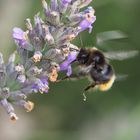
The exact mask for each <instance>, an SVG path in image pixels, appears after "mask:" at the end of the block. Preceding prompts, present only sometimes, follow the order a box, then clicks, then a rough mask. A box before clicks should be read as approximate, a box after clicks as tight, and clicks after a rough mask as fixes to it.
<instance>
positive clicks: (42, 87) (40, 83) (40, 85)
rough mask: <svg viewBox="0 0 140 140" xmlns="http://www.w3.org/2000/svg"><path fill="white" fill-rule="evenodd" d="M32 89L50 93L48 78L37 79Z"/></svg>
mask: <svg viewBox="0 0 140 140" xmlns="http://www.w3.org/2000/svg"><path fill="white" fill-rule="evenodd" d="M32 89H33V91H34V92H40V93H42V94H43V93H48V90H49V86H48V80H47V78H42V79H37V80H36V82H35V83H34V84H33V86H32Z"/></svg>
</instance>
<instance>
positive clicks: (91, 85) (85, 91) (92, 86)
mask: <svg viewBox="0 0 140 140" xmlns="http://www.w3.org/2000/svg"><path fill="white" fill-rule="evenodd" d="M95 86H96V83H92V84H90V85H89V86H87V87H86V88H85V89H84V92H83V96H84V99H83V100H84V101H86V99H87V96H86V94H87V91H88V90H89V89H91V88H94V87H95Z"/></svg>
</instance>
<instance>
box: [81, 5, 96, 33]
mask: <svg viewBox="0 0 140 140" xmlns="http://www.w3.org/2000/svg"><path fill="white" fill-rule="evenodd" d="M94 13H95V11H94V9H93V8H92V7H88V8H87V9H86V10H85V11H84V13H83V17H84V19H83V20H82V21H81V22H80V24H79V27H80V28H81V30H80V32H81V31H84V30H86V29H87V28H88V29H89V33H91V32H92V24H93V23H94V22H95V20H96V16H95V15H94Z"/></svg>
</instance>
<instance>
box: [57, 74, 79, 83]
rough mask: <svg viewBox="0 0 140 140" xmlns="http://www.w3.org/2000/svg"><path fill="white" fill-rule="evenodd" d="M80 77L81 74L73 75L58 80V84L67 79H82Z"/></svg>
mask: <svg viewBox="0 0 140 140" xmlns="http://www.w3.org/2000/svg"><path fill="white" fill-rule="evenodd" d="M80 77H81V76H80V75H79V74H71V75H70V76H65V77H63V78H61V79H59V80H57V82H61V81H64V80H67V79H69V80H71V79H80Z"/></svg>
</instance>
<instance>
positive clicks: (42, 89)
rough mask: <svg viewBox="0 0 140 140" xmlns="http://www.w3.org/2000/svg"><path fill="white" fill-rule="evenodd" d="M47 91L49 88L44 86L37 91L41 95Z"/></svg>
mask: <svg viewBox="0 0 140 140" xmlns="http://www.w3.org/2000/svg"><path fill="white" fill-rule="evenodd" d="M48 90H49V86H48V85H44V86H43V87H41V88H40V89H39V92H40V93H41V94H43V93H45V92H48Z"/></svg>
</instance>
